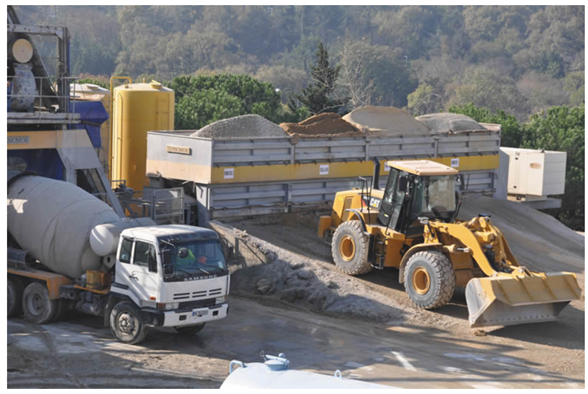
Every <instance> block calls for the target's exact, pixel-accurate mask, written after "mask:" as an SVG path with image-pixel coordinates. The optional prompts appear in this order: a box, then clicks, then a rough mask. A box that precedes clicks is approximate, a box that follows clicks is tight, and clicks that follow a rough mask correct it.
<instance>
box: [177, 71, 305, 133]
mask: <svg viewBox="0 0 588 394" xmlns="http://www.w3.org/2000/svg"><path fill="white" fill-rule="evenodd" d="M166 85H167V86H169V87H170V88H171V89H173V90H174V92H175V98H176V111H175V126H176V128H177V129H200V128H202V127H203V126H205V125H207V124H209V123H212V122H216V121H217V120H221V119H226V118H230V117H233V116H239V115H246V114H256V115H260V116H263V117H264V118H266V119H269V120H271V121H272V122H274V123H281V122H282V121H283V120H284V119H288V120H291V121H298V120H299V119H298V118H297V115H296V114H297V112H294V115H293V114H288V113H285V109H284V107H283V106H282V104H281V98H280V94H279V93H278V92H276V91H275V89H274V87H273V86H272V84H270V83H266V82H260V81H258V80H256V79H254V78H252V77H250V76H248V75H233V74H210V75H200V76H198V77H191V76H184V77H176V78H174V80H173V81H172V82H170V83H167V84H166ZM300 114H302V113H300Z"/></svg>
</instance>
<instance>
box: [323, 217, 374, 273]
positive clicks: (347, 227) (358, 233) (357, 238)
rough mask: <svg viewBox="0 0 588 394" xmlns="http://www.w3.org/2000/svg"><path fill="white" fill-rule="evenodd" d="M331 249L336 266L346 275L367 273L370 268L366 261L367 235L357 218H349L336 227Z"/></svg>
mask: <svg viewBox="0 0 588 394" xmlns="http://www.w3.org/2000/svg"><path fill="white" fill-rule="evenodd" d="M331 251H332V253H333V261H335V265H336V266H337V268H338V269H339V270H340V271H342V272H344V273H346V274H348V275H362V274H367V273H368V272H370V271H371V270H372V265H371V264H370V263H369V262H368V253H369V237H368V236H367V234H365V233H364V232H363V229H362V227H361V223H360V222H359V221H358V220H350V221H348V222H344V223H341V225H340V226H339V227H337V230H335V234H333V241H332V242H331Z"/></svg>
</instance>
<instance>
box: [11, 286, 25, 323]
mask: <svg viewBox="0 0 588 394" xmlns="http://www.w3.org/2000/svg"><path fill="white" fill-rule="evenodd" d="M23 292H24V285H23V284H22V282H21V280H20V279H18V278H15V277H9V278H8V298H7V300H8V317H13V316H20V315H22V294H23Z"/></svg>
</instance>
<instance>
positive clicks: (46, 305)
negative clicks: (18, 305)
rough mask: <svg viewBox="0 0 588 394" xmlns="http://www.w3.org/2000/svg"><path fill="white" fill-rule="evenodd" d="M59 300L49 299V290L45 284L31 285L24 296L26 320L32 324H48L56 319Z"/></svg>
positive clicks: (35, 283) (23, 305)
mask: <svg viewBox="0 0 588 394" xmlns="http://www.w3.org/2000/svg"><path fill="white" fill-rule="evenodd" d="M58 305H59V300H50V299H49V290H47V286H45V285H44V284H43V283H39V282H33V283H30V284H29V285H28V286H27V287H26V288H25V290H24V293H23V296H22V309H23V310H24V315H25V318H26V319H27V320H28V321H30V322H31V323H35V324H46V323H49V322H51V321H53V320H54V319H55V316H56V315H57V310H58V309H59V308H58Z"/></svg>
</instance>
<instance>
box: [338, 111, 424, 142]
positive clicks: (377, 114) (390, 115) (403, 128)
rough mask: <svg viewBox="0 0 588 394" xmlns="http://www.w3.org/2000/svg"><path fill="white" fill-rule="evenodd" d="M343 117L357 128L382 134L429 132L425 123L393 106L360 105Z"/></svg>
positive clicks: (395, 134)
mask: <svg viewBox="0 0 588 394" xmlns="http://www.w3.org/2000/svg"><path fill="white" fill-rule="evenodd" d="M343 119H345V120H346V121H347V122H349V123H351V124H352V125H354V126H355V127H357V128H358V129H359V130H362V131H364V132H367V133H372V134H378V135H384V136H397V135H411V134H421V135H422V134H430V133H431V132H430V130H429V128H428V127H427V126H426V125H425V124H423V123H421V122H419V121H417V120H415V119H414V118H413V117H412V115H411V114H409V113H408V112H406V111H404V110H402V109H398V108H394V107H361V108H357V109H355V110H353V111H351V112H350V113H348V114H347V115H345V116H344V117H343Z"/></svg>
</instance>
